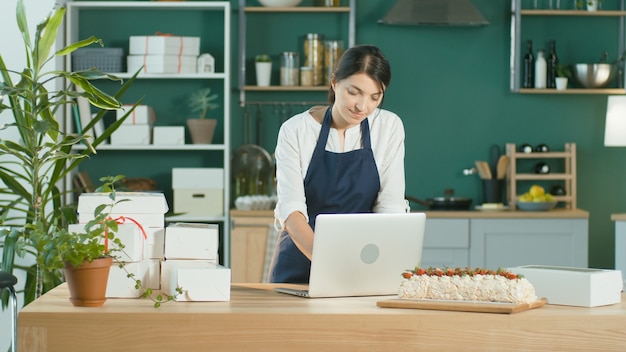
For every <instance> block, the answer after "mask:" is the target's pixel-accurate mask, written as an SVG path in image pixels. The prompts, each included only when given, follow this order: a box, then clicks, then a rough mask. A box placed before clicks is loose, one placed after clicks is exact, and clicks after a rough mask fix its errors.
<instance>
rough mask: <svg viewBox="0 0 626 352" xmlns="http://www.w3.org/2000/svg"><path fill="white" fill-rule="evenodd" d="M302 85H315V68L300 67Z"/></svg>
mask: <svg viewBox="0 0 626 352" xmlns="http://www.w3.org/2000/svg"><path fill="white" fill-rule="evenodd" d="M300 85H302V86H312V85H313V67H308V66H302V67H300Z"/></svg>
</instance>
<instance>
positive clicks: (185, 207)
mask: <svg viewBox="0 0 626 352" xmlns="http://www.w3.org/2000/svg"><path fill="white" fill-rule="evenodd" d="M174 212H175V213H184V214H185V215H190V216H223V215H224V189H211V188H206V189H205V188H190V189H186V188H182V189H174Z"/></svg>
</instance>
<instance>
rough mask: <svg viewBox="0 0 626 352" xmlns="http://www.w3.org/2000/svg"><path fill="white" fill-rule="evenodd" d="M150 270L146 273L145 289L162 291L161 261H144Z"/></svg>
mask: <svg viewBox="0 0 626 352" xmlns="http://www.w3.org/2000/svg"><path fill="white" fill-rule="evenodd" d="M144 263H145V264H146V266H147V268H148V270H147V272H146V281H144V282H143V286H144V288H151V289H153V290H160V289H161V259H144Z"/></svg>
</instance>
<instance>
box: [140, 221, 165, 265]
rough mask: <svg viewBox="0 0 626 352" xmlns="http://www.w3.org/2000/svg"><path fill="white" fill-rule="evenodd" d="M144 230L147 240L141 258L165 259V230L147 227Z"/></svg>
mask: <svg viewBox="0 0 626 352" xmlns="http://www.w3.org/2000/svg"><path fill="white" fill-rule="evenodd" d="M145 230H146V233H147V234H148V239H147V240H146V241H145V242H144V243H145V246H144V251H143V257H144V258H146V259H163V258H164V257H165V228H164V227H148V228H146V229H145Z"/></svg>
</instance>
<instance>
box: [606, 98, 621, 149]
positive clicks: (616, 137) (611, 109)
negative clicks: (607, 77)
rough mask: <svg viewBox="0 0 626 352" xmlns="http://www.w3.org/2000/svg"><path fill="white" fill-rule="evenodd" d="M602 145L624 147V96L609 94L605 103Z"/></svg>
mask: <svg viewBox="0 0 626 352" xmlns="http://www.w3.org/2000/svg"><path fill="white" fill-rule="evenodd" d="M604 145H605V146H607V147H626V96H623V95H611V96H609V98H608V101H607V104H606V125H605V126H604Z"/></svg>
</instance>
